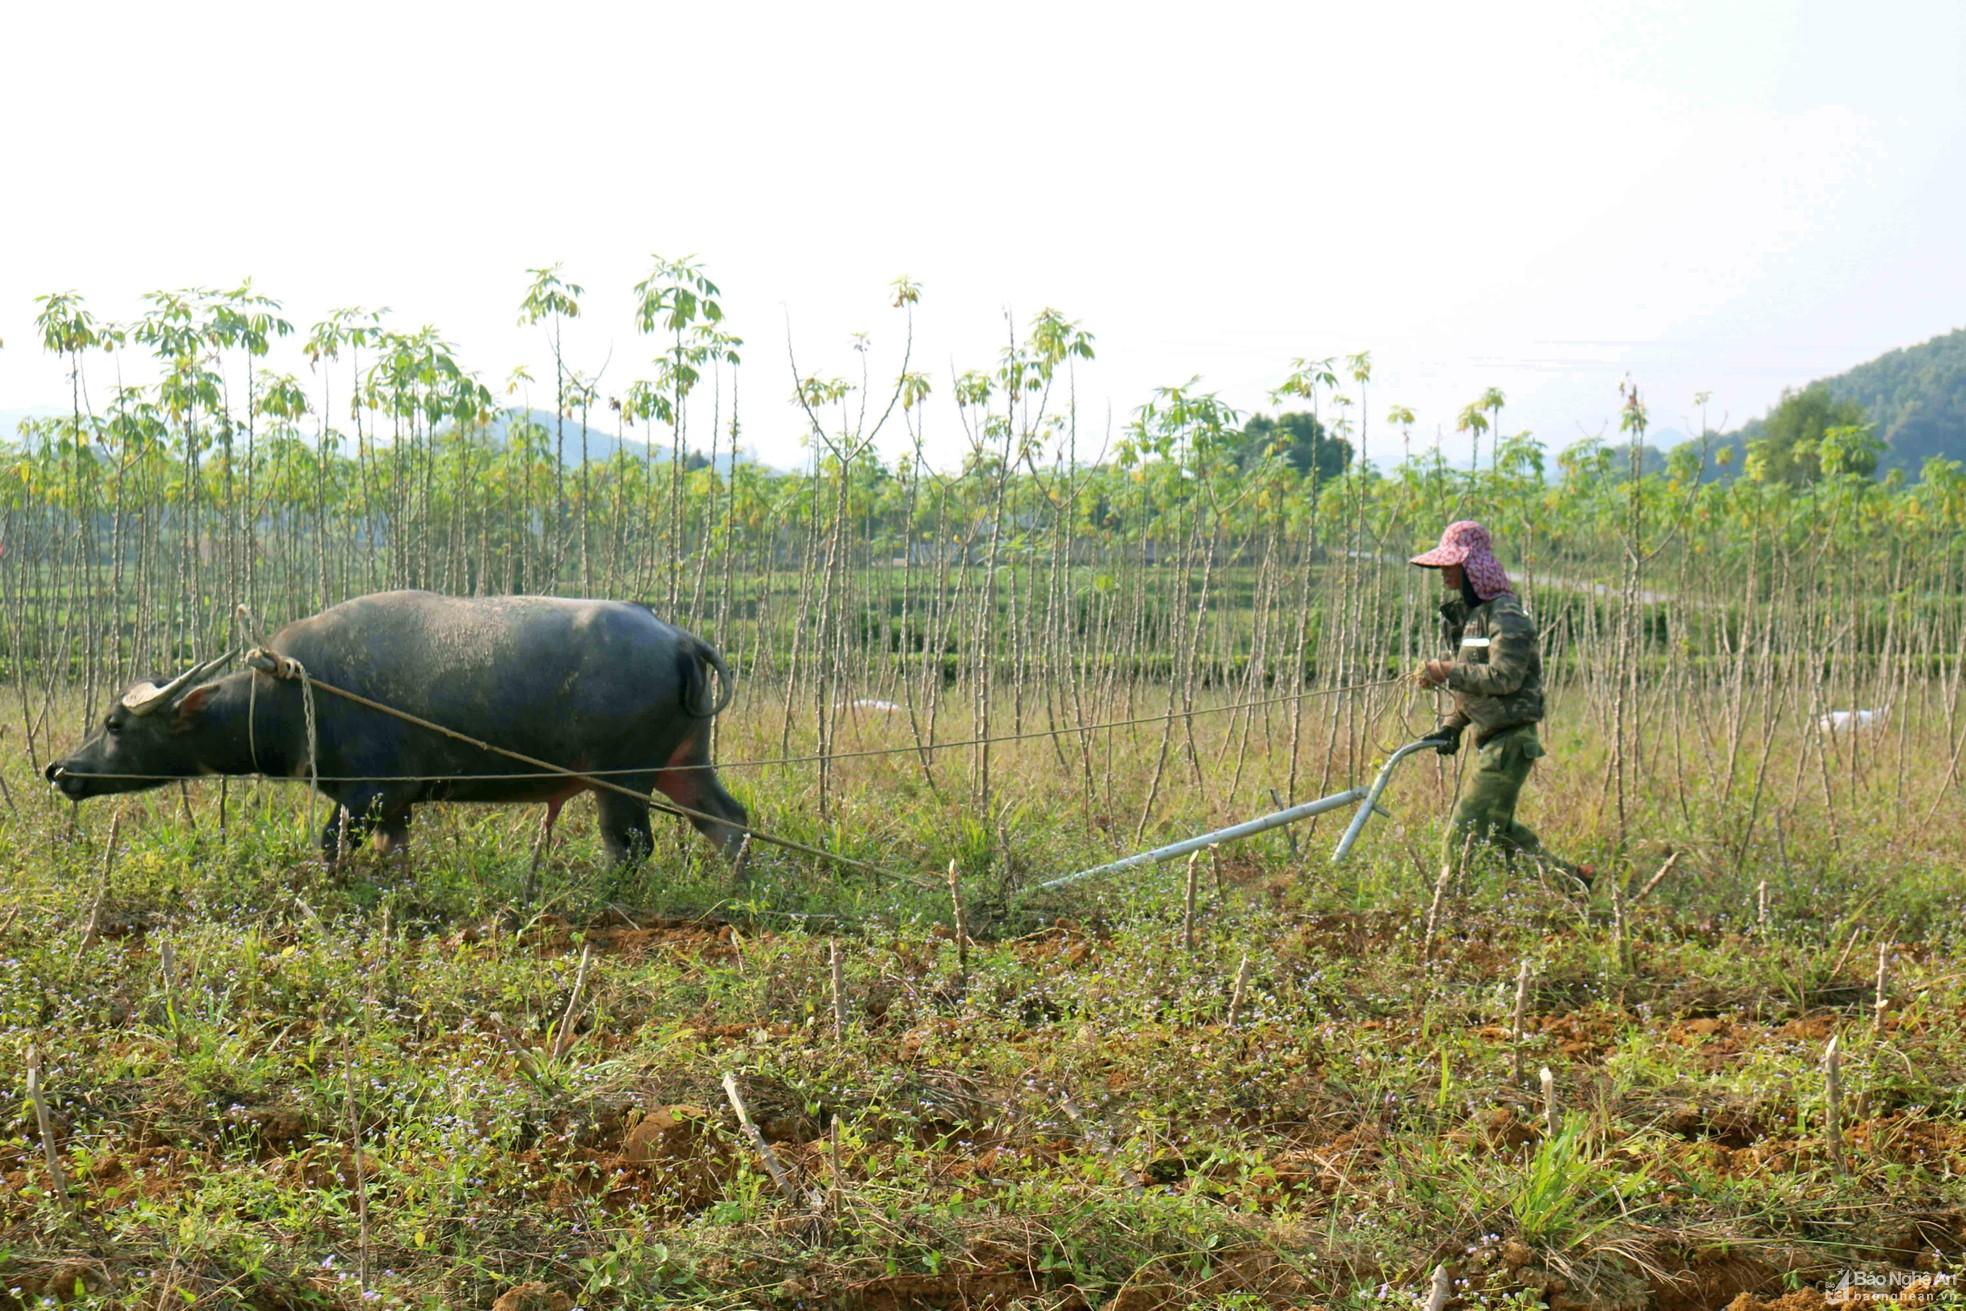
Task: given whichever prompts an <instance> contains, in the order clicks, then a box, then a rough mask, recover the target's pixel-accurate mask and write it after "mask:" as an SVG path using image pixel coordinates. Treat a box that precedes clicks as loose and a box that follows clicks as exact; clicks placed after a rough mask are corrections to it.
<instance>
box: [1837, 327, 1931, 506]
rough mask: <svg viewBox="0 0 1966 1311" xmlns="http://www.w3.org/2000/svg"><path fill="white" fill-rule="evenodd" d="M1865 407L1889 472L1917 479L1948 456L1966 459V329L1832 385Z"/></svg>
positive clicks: (1844, 375) (1902, 352) (1893, 353)
mask: <svg viewBox="0 0 1966 1311" xmlns="http://www.w3.org/2000/svg"><path fill="white" fill-rule="evenodd" d="M1826 381H1827V382H1828V384H1829V389H1830V393H1831V394H1832V395H1834V396H1837V397H1840V398H1843V399H1847V400H1853V401H1855V402H1857V403H1858V404H1859V405H1861V406H1863V407H1864V412H1865V413H1866V414H1868V415H1869V416H1870V420H1871V422H1872V423H1874V424H1876V425H1877V435H1878V436H1879V437H1882V438H1883V439H1884V442H1885V445H1886V447H1887V448H1888V450H1887V452H1886V454H1885V456H1884V464H1883V467H1884V468H1887V469H1903V470H1904V471H1905V472H1907V473H1910V474H1916V473H1917V472H1918V470H1919V468H1920V466H1922V465H1923V464H1924V463H1925V461H1926V460H1928V459H1930V458H1931V457H1932V456H1934V455H1943V456H1947V457H1949V458H1951V459H1955V460H1966V328H1959V329H1955V330H1954V331H1952V332H1948V333H1946V334H1945V335H1944V336H1942V337H1934V338H1932V340H1930V341H1928V342H1924V343H1921V344H1920V345H1917V346H1907V347H1904V348H1903V349H1901V350H1894V351H1891V352H1890V353H1889V354H1885V355H1880V356H1878V357H1877V358H1876V359H1874V360H1872V361H1870V362H1869V363H1867V364H1859V365H1858V366H1857V367H1856V368H1854V369H1851V370H1850V371H1849V372H1847V373H1841V374H1838V375H1837V376H1836V377H1834V378H1830V379H1827V380H1826Z"/></svg>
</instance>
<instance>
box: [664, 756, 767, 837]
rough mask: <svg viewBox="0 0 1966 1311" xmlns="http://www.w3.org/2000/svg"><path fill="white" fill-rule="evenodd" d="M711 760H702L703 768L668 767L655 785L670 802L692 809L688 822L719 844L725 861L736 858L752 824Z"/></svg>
mask: <svg viewBox="0 0 1966 1311" xmlns="http://www.w3.org/2000/svg"><path fill="white" fill-rule="evenodd" d="M679 754H680V753H679ZM693 763H694V762H693ZM709 763H710V762H709V761H708V760H704V761H702V762H700V766H701V767H699V768H694V769H665V770H663V771H662V772H661V773H659V774H657V775H656V776H655V785H656V786H657V787H658V788H661V789H662V791H663V793H664V794H665V795H666V796H667V797H668V798H669V799H670V800H671V801H673V802H675V803H676V804H677V805H679V806H682V807H683V808H684V809H686V810H687V811H689V812H690V813H689V816H688V819H689V822H690V823H692V824H694V825H695V826H696V831H697V832H698V833H701V834H702V835H703V836H704V837H706V838H708V839H710V841H711V842H712V843H714V844H715V845H716V848H717V850H718V851H720V852H722V853H723V855H724V858H725V859H726V860H735V859H736V858H737V849H738V847H739V846H741V845H742V844H743V842H744V835H745V833H746V831H747V829H748V827H749V825H750V822H751V820H750V816H749V815H747V814H745V813H744V807H743V806H741V805H739V804H738V802H737V798H736V797H733V796H732V795H731V794H730V793H728V792H726V791H724V786H723V784H722V783H719V782H718V781H717V776H716V774H715V773H714V772H713V771H712V770H711V769H710V768H709Z"/></svg>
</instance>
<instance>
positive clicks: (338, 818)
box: [321, 789, 410, 865]
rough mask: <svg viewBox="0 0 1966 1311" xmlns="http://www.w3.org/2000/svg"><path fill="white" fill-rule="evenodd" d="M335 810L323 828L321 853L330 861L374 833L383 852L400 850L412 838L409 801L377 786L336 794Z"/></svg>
mask: <svg viewBox="0 0 1966 1311" xmlns="http://www.w3.org/2000/svg"><path fill="white" fill-rule="evenodd" d="M334 800H335V801H336V803H337V804H336V806H335V812H334V814H333V815H332V816H330V817H329V819H328V823H327V827H326V828H324V829H322V830H321V854H322V856H323V857H325V858H326V860H327V862H328V863H329V864H331V865H332V864H336V863H337V862H339V861H340V860H341V858H342V857H344V856H346V855H348V854H349V853H350V852H352V851H354V850H355V849H356V848H357V847H359V846H361V845H362V842H363V840H364V839H366V838H368V837H369V836H370V835H371V834H373V835H374V836H375V845H376V850H378V851H380V852H382V853H383V854H384V855H389V854H392V853H397V852H401V851H402V850H403V849H404V848H405V846H406V845H407V844H408V842H409V838H410V803H409V801H408V800H407V799H404V798H394V797H390V796H389V795H388V794H387V793H385V792H382V791H380V790H378V789H365V790H362V791H359V792H351V793H344V794H342V795H341V796H339V797H336V798H334Z"/></svg>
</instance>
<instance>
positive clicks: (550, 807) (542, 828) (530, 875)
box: [521, 793, 572, 906]
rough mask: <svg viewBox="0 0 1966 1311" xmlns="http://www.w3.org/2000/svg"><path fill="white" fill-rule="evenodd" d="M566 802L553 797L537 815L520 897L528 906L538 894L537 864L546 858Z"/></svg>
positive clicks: (561, 798) (564, 798)
mask: <svg viewBox="0 0 1966 1311" xmlns="http://www.w3.org/2000/svg"><path fill="white" fill-rule="evenodd" d="M568 795H569V796H571V795H572V794H571V793H569V794H568ZM566 804H567V798H566V797H554V798H553V799H552V800H550V801H548V802H547V803H546V813H545V814H544V815H541V816H540V817H539V834H538V836H536V837H534V838H533V840H532V865H531V867H530V868H528V869H527V870H526V886H525V889H524V892H523V895H522V897H521V900H522V901H524V903H525V904H526V905H528V906H530V905H531V904H532V901H533V898H534V897H537V896H538V895H539V865H540V862H541V861H543V860H545V859H546V851H547V848H549V847H551V846H552V845H553V825H554V824H555V823H557V822H558V821H559V818H560V807H562V806H564V805H566Z"/></svg>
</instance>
